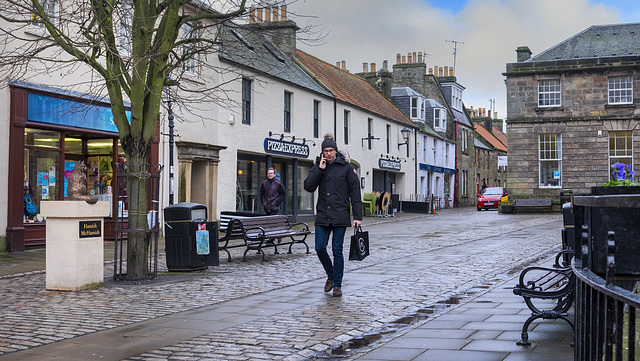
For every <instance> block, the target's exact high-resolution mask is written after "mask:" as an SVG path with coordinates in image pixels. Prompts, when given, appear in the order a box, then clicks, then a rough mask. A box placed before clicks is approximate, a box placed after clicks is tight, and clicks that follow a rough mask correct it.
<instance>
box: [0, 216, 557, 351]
mask: <svg viewBox="0 0 640 361" xmlns="http://www.w3.org/2000/svg"><path fill="white" fill-rule="evenodd" d="M560 220H561V216H560V215H558V214H555V215H546V214H531V215H526V214H525V215H502V214H498V213H497V212H495V211H494V212H476V210H475V208H456V209H450V210H449V209H448V210H441V211H440V212H438V214H437V215H416V214H398V217H395V218H373V217H367V218H365V221H364V228H365V230H368V231H369V232H370V238H371V256H370V257H368V258H367V259H365V260H364V261H363V262H351V261H347V262H346V273H345V280H344V285H343V291H344V292H345V294H344V297H342V298H332V297H326V298H321V299H320V301H317V302H310V303H306V304H301V305H299V306H298V307H292V308H291V309H286V310H282V311H281V312H278V313H275V314H273V315H270V316H266V317H262V318H258V319H253V320H251V321H249V322H237V324H236V325H235V326H233V327H227V328H225V329H222V330H220V331H216V332H212V333H208V334H205V335H201V336H198V337H195V338H191V339H188V340H186V341H184V342H178V343H176V344H172V345H170V346H166V347H162V348H159V349H155V350H148V351H146V352H142V353H140V354H137V355H134V356H130V357H129V359H130V360H168V359H171V360H174V359H175V360H178V359H189V360H214V359H223V360H258V359H269V360H310V359H314V358H325V359H326V358H332V357H338V356H335V355H336V354H337V353H339V352H336V351H335V350H336V349H338V350H339V348H340V347H344V345H345V344H347V343H348V344H350V345H352V346H353V345H354V340H356V341H357V340H363V346H364V347H366V344H367V343H368V342H370V341H371V340H370V339H376V338H379V337H393V331H394V330H396V329H398V328H400V327H402V325H403V324H406V323H407V322H410V321H413V322H416V321H419V320H420V319H422V318H424V317H426V315H428V313H430V312H433V310H434V309H437V308H438V306H437V305H438V304H439V302H441V303H442V302H446V300H450V299H451V298H452V297H455V296H456V295H461V294H465V292H466V293H467V294H472V293H473V292H478V290H479V289H486V288H487V287H489V286H488V285H490V284H491V283H492V282H496V280H500V279H504V278H505V277H506V276H505V275H512V274H513V272H514V271H515V270H518V269H520V268H522V267H523V266H524V265H526V264H529V263H531V262H534V261H537V260H539V259H541V258H543V257H547V256H548V255H550V254H551V252H552V251H553V250H557V249H559V247H560V231H559V230H560V227H561V221H560ZM528 229H531V230H536V231H535V232H533V231H532V232H531V234H530V235H529V233H528ZM517 231H524V232H519V233H514V232H517ZM523 234H524V235H523ZM312 238H313V236H311V239H309V240H308V243H309V245H310V246H311V248H312V247H313V246H312V245H313V240H312ZM345 242H347V243H348V240H345ZM347 247H348V246H347ZM443 250H447V251H451V252H440V251H443ZM439 252H440V253H439ZM241 254H242V250H240V249H236V250H233V251H232V256H233V257H234V259H235V260H236V261H234V262H231V263H228V262H226V255H225V254H223V255H222V256H221V265H220V266H219V267H210V268H209V270H207V271H204V272H196V273H193V274H186V275H185V274H179V275H176V274H169V273H166V266H165V265H164V262H163V259H164V257H163V254H161V257H160V260H161V262H160V271H161V273H162V274H161V276H160V277H159V279H158V280H156V281H154V282H149V283H148V284H139V285H125V284H119V283H115V282H106V283H105V287H102V288H99V289H94V290H86V291H80V292H52V291H46V290H45V274H44V272H32V273H26V274H17V275H10V276H3V277H1V278H0V299H2V308H1V309H0V359H2V358H3V357H2V356H1V355H5V354H6V355H7V356H11V353H13V356H15V355H19V354H20V352H17V351H21V350H27V349H30V348H34V347H37V346H41V345H46V344H51V343H55V342H58V341H61V340H65V339H69V338H74V337H78V336H82V335H87V334H90V333H94V332H97V331H102V330H108V329H113V328H117V327H122V326H126V325H132V324H134V323H137V322H141V321H146V320H151V319H156V318H161V317H163V316H167V315H171V314H176V313H180V312H183V311H189V310H197V309H199V308H201V307H205V306H210V305H216V304H219V303H222V302H227V301H233V300H236V301H238V302H237V304H238V305H242V300H243V299H244V298H246V297H248V296H251V295H260V294H262V293H265V292H269V291H273V290H285V289H287V290H295V288H296V287H297V286H298V285H303V284H304V283H306V282H309V281H315V283H317V289H318V292H319V293H322V291H321V289H322V286H323V284H324V280H325V276H324V275H323V272H322V268H321V266H320V263H319V261H318V260H317V258H316V256H315V252H313V251H312V252H311V253H310V254H305V253H304V247H303V246H300V245H298V246H297V247H294V250H293V254H286V253H283V254H278V255H273V254H269V253H267V261H266V262H262V261H261V258H262V257H261V256H260V255H256V254H253V255H249V257H248V258H249V259H248V261H247V262H241V261H240V259H241ZM112 272H113V269H112V268H110V266H109V265H108V264H107V265H106V266H105V279H107V280H108V279H109V278H110V277H111V276H112ZM361 275H366V277H368V279H370V280H373V282H374V283H373V284H372V285H370V286H367V287H355V283H357V278H356V277H361ZM350 285H354V287H352V288H351V289H350ZM474 290H476V291H474ZM273 302H277V300H274V301H273ZM462 302H464V300H463V301H462ZM246 307H248V308H250V307H252V305H247V306H246ZM407 320H409V321H407ZM369 338H370V339H369ZM16 352H17V353H16Z"/></svg>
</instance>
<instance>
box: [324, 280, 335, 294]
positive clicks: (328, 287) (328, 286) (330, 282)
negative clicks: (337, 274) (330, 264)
mask: <svg viewBox="0 0 640 361" xmlns="http://www.w3.org/2000/svg"><path fill="white" fill-rule="evenodd" d="M332 288H333V280H327V282H325V284H324V291H325V292H329V291H331V289H332Z"/></svg>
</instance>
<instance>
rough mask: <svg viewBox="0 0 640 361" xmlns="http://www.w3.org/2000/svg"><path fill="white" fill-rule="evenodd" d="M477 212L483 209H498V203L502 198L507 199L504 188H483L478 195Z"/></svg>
mask: <svg viewBox="0 0 640 361" xmlns="http://www.w3.org/2000/svg"><path fill="white" fill-rule="evenodd" d="M477 196H478V202H477V206H478V211H481V210H483V209H491V208H496V209H497V208H498V203H499V202H500V201H501V200H502V198H504V197H507V196H508V194H507V191H506V190H505V189H504V187H489V188H485V189H484V190H483V191H481V192H480V193H479V194H478V195H477Z"/></svg>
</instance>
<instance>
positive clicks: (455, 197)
mask: <svg viewBox="0 0 640 361" xmlns="http://www.w3.org/2000/svg"><path fill="white" fill-rule="evenodd" d="M453 124H454V129H455V131H454V134H455V141H456V147H455V155H456V156H455V168H454V169H453V170H455V171H456V172H455V173H454V176H453V183H454V186H455V187H453V206H454V207H457V206H458V187H459V185H458V122H453Z"/></svg>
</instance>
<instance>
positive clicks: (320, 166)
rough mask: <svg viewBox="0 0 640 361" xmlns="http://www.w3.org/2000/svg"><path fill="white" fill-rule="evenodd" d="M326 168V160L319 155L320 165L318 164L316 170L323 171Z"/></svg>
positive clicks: (322, 155)
mask: <svg viewBox="0 0 640 361" xmlns="http://www.w3.org/2000/svg"><path fill="white" fill-rule="evenodd" d="M326 167H327V158H325V157H324V154H320V163H318V168H320V169H325V168H326Z"/></svg>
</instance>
